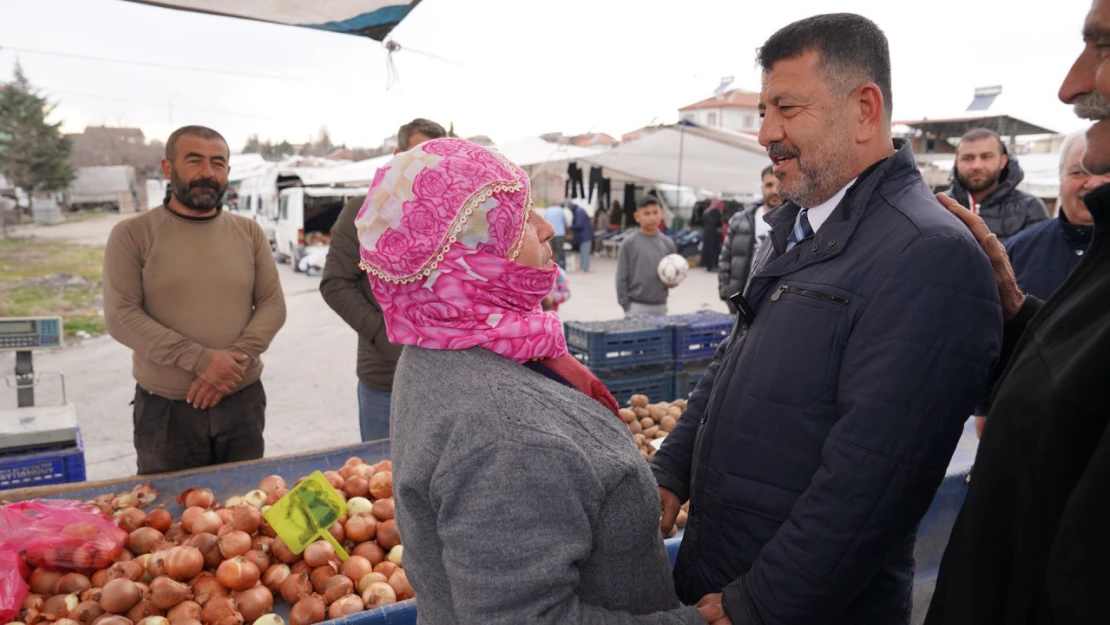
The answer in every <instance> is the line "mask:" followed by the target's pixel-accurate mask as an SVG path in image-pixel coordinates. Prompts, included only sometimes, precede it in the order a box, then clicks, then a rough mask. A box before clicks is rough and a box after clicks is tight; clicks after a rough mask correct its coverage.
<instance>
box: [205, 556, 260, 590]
mask: <svg viewBox="0 0 1110 625" xmlns="http://www.w3.org/2000/svg"><path fill="white" fill-rule="evenodd" d="M261 576H262V573H260V572H259V570H258V567H257V566H255V565H254V564H251V563H250V562H248V561H247V560H246V558H244V557H243V556H236V557H234V558H232V559H230V560H224V561H223V563H221V564H220V568H219V569H217V570H216V579H218V580H219V581H220V584H222V585H223V587H224V588H228V589H230V590H246V589H248V588H250V587H251V586H254V585H255V584H257V583H258V578H259V577H261Z"/></svg>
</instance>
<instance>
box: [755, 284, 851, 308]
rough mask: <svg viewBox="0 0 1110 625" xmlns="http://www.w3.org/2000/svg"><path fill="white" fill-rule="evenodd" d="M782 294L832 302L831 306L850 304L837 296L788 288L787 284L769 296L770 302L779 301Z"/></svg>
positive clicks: (792, 287) (794, 287)
mask: <svg viewBox="0 0 1110 625" xmlns="http://www.w3.org/2000/svg"><path fill="white" fill-rule="evenodd" d="M783 293H797V294H798V295H802V296H805V297H812V298H813V299H819V300H822V301H825V302H832V303H833V304H840V305H841V306H847V305H848V304H850V303H851V302H850V301H849V300H847V299H844V298H843V297H840V296H838V295H833V294H831V293H823V292H821V291H814V290H812V289H802V288H799V287H796V286H790V285H789V284H780V285H779V288H778V290H777V291H775V292H774V293H773V294H771V301H772V302H777V301H779V298H780V297H782V294H783Z"/></svg>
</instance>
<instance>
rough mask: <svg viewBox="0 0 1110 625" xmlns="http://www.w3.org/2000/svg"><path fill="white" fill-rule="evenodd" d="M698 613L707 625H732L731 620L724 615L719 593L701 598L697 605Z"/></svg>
mask: <svg viewBox="0 0 1110 625" xmlns="http://www.w3.org/2000/svg"><path fill="white" fill-rule="evenodd" d="M697 608H698V612H700V613H701V617H702V618H703V619H705V622H706V623H709V625H732V620H730V619H729V618H728V615H727V614H725V606H724V605H723V604H721V593H719V592H718V593H713V594H711V595H706V596H704V597H702V598H701V601H699V602H698V605H697Z"/></svg>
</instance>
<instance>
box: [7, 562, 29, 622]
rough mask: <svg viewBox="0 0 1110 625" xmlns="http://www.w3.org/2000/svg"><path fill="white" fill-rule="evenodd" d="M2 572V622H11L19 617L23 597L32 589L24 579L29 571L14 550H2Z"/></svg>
mask: <svg viewBox="0 0 1110 625" xmlns="http://www.w3.org/2000/svg"><path fill="white" fill-rule="evenodd" d="M0 572H2V573H3V575H0V623H11V622H12V621H16V620H18V619H19V610H20V608H21V607H23V598H24V597H26V596H27V591H28V590H30V588H29V587H28V586H27V582H26V581H25V580H24V578H25V577H26V576H27V575H29V573H28V572H27V565H25V564H23V558H21V557H19V554H18V553H16V552H14V551H0ZM13 573H18V574H15V575H13Z"/></svg>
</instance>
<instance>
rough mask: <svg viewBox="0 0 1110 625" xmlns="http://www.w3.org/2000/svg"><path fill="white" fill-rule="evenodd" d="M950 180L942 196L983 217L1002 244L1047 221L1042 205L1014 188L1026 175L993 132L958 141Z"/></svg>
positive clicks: (971, 134)
mask: <svg viewBox="0 0 1110 625" xmlns="http://www.w3.org/2000/svg"><path fill="white" fill-rule="evenodd" d="M952 178H953V180H952V188H950V189H948V190H947V191H945V193H946V194H947V195H948V196H949V197H951V198H952V199H954V200H956V201H957V202H959V203H960V204H961V205H962V206H964V207H965V208H968V209H970V210H971V212H973V213H975V214H976V215H979V216H980V217H982V218H983V221H985V222H986V224H987V226H989V227H990V229H991V232H993V233H994V234H995V236H997V237H998V239H999V240H1000V241H1002V242H1003V243H1005V242H1006V239H1009V238H1010V237H1012V236H1014V235H1015V234H1017V233H1019V232H1021V231H1022V230H1025V229H1026V228H1028V227H1030V226H1032V225H1033V224H1036V223H1038V222H1041V221H1044V220H1046V219H1048V212H1047V211H1045V208H1044V202H1042V201H1041V200H1040V199H1039V198H1037V197H1035V196H1033V195H1031V194H1029V193H1026V192H1025V191H1021V190H1019V189H1018V188H1017V187H1018V185H1019V184H1021V182H1022V180H1025V172H1023V171H1022V170H1021V166H1020V165H1018V162H1017V160H1015V159H1012V158H1010V156H1009V155H1008V154H1007V153H1006V146H1004V145H1003V144H1002V138H1001V137H999V136H998V133H996V132H995V131H993V130H989V129H987V128H976V129H974V130H970V131H968V132H967V134H965V135H964V136H963V137H961V138H960V143H959V145H957V146H956V166H955V168H953V170H952Z"/></svg>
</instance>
